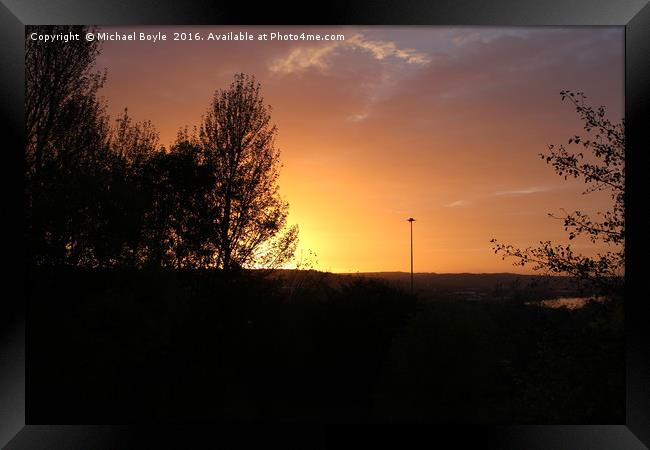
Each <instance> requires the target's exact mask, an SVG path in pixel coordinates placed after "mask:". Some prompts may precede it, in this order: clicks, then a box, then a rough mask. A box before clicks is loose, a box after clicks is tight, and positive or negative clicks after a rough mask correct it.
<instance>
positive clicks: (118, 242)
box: [25, 27, 298, 270]
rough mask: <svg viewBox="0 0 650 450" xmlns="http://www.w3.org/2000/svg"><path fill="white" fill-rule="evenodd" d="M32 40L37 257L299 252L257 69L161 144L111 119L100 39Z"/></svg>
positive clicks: (232, 262)
mask: <svg viewBox="0 0 650 450" xmlns="http://www.w3.org/2000/svg"><path fill="white" fill-rule="evenodd" d="M40 28H41V29H40V30H39V31H40V32H47V33H57V32H63V31H68V30H67V28H74V30H73V31H75V32H79V33H82V34H83V31H84V29H83V28H82V27H81V28H80V27H40ZM64 28H65V30H63V29H64ZM32 31H34V30H32V29H31V28H30V30H27V33H28V34H27V36H29V34H30V33H31V32H32ZM25 45H26V80H27V82H26V121H27V145H26V152H25V154H26V162H27V171H26V176H27V191H26V195H27V225H28V228H27V233H28V243H29V255H30V258H29V260H30V263H31V264H32V265H35V266H49V267H61V266H74V267H90V268H100V267H102V268H106V267H121V268H125V267H131V268H141V267H169V268H177V269H178V268H218V269H227V270H231V269H236V268H241V267H269V268H273V267H278V266H280V265H282V264H284V263H285V262H287V261H288V260H290V259H291V258H292V256H293V253H294V251H295V247H296V243H297V238H298V229H297V227H296V226H292V227H291V226H288V225H287V222H286V219H287V215H288V204H287V203H286V202H285V201H284V200H282V198H281V197H280V194H279V191H278V186H277V179H278V176H279V168H280V160H279V157H280V154H279V151H278V150H277V148H275V144H274V142H275V136H276V133H277V129H276V127H275V126H274V125H273V124H272V123H271V122H270V107H268V106H267V105H265V104H264V102H263V97H262V95H261V86H260V84H259V83H257V82H256V81H255V78H254V77H252V76H247V75H245V74H236V75H235V77H234V81H233V82H232V84H231V86H230V87H229V88H228V89H221V90H218V91H216V92H215V94H214V97H213V98H212V101H211V102H210V104H209V107H208V110H207V112H206V114H205V115H204V117H203V119H202V122H201V124H200V126H198V127H195V128H194V129H193V130H192V131H189V130H188V129H187V128H186V129H183V130H180V131H179V132H178V136H177V139H176V141H175V142H174V144H172V145H171V146H170V148H168V149H165V148H163V147H162V146H161V145H160V143H159V140H158V133H157V131H156V129H155V127H154V126H153V124H152V123H151V122H149V121H145V122H133V120H132V119H131V118H130V117H129V115H128V113H127V111H126V110H125V111H124V114H123V115H122V116H121V117H119V118H117V120H116V121H115V124H111V123H110V118H109V117H108V115H107V113H106V105H105V104H104V103H103V102H102V101H100V99H99V90H100V89H101V87H102V86H103V84H104V82H105V80H106V76H107V75H106V73H103V74H102V73H97V72H95V71H94V64H95V58H96V56H97V54H98V53H99V51H100V48H99V43H97V42H96V41H93V42H87V41H74V42H68V43H64V42H60V43H47V44H45V43H43V42H41V41H33V40H31V39H29V38H28V37H26V41H25Z"/></svg>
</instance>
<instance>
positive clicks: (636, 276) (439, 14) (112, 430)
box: [0, 0, 650, 450]
mask: <svg viewBox="0 0 650 450" xmlns="http://www.w3.org/2000/svg"><path fill="white" fill-rule="evenodd" d="M269 23H271V24H273V23H275V24H278V25H280V24H282V25H290V24H309V25H343V24H346V25H477V26H482V25H486V26H537V25H543V26H547V25H559V26H564V25H583V26H584V25H588V26H612V25H614V26H623V27H625V61H626V63H625V120H626V129H627V131H626V132H627V136H626V139H627V150H626V158H627V159H628V162H627V164H626V179H627V183H628V185H627V189H626V196H627V198H626V221H627V236H626V240H627V255H628V256H627V257H628V260H627V261H626V278H627V280H626V286H627V287H626V289H627V291H626V300H625V302H626V303H625V305H626V306H625V307H626V324H625V327H626V336H627V341H626V352H627V362H626V370H627V378H626V383H627V393H626V401H627V410H626V421H625V423H624V424H590V425H572V426H503V427H485V426H481V427H477V426H469V425H458V426H453V427H450V426H433V425H426V424H422V425H421V426H418V427H416V428H415V429H414V428H411V427H408V429H404V428H400V429H399V430H395V429H394V428H391V427H389V428H382V429H381V430H377V429H374V428H373V429H372V430H367V429H365V430H363V431H364V432H363V433H362V435H358V434H357V436H355V437H354V438H353V439H349V438H348V439H346V441H345V443H346V444H352V445H355V446H357V445H359V446H362V447H369V446H371V445H374V444H375V443H381V444H384V445H385V444H387V443H388V444H393V445H395V446H399V447H400V448H404V447H406V448H408V447H410V446H412V445H414V444H415V443H416V442H418V441H419V440H420V439H424V443H425V444H432V445H434V444H437V443H439V442H441V441H442V439H443V438H449V437H450V438H452V439H453V440H452V442H454V443H455V444H454V447H455V448H457V447H464V446H468V447H469V448H513V449H524V448H525V449H556V448H566V449H601V448H602V449H608V450H611V449H642V448H648V446H650V363H649V361H650V346H648V345H647V342H650V340H648V337H647V335H648V332H647V329H648V327H647V325H646V321H647V317H648V314H647V313H648V310H649V308H648V306H647V300H645V298H644V296H643V295H642V292H643V291H642V289H643V288H644V287H645V285H644V268H643V266H642V264H643V256H645V255H646V254H647V250H648V247H647V234H644V232H645V231H646V230H648V226H647V225H648V223H647V219H646V218H644V215H645V214H644V211H643V210H644V195H643V187H644V185H645V180H646V179H645V178H644V174H643V172H642V171H643V170H644V169H646V168H647V167H649V166H648V151H647V150H648V149H650V145H649V140H650V139H649V137H648V136H649V133H648V130H647V129H646V128H647V127H644V122H643V118H644V117H645V114H644V113H647V112H648V109H649V107H650V89H649V88H648V86H650V84H648V83H647V82H646V80H649V79H650V5H649V4H648V0H624V1H623V0H619V1H611V0H609V1H608V0H569V1H567V0H545V1H543V2H540V1H537V0H518V1H517V0H498V1H497V0H492V1H489V0H482V1H471V0H445V1H435V2H428V1H426V0H417V1H401V2H393V3H391V2H387V1H385V0H375V1H370V0H366V1H343V0H339V1H336V2H327V3H323V4H309V5H308V4H305V5H304V7H302V8H301V7H297V8H296V7H294V9H293V10H292V11H291V12H287V11H283V10H282V9H280V7H279V5H278V4H277V3H275V2H267V3H265V4H262V5H260V6H255V7H252V6H251V5H249V4H247V3H244V2H228V3H225V2H223V3H222V2H208V1H203V0H194V1H184V2H178V1H171V0H165V1H156V2H153V1H149V0H130V1H128V2H127V1H112V2H106V1H104V2H101V1H98V0H92V1H90V0H1V1H0V68H1V69H0V80H1V82H0V90H1V91H2V102H1V103H0V119H1V120H0V123H2V124H3V125H4V126H6V131H5V133H4V134H3V139H2V141H4V142H3V143H4V144H6V145H3V147H4V154H3V163H2V165H1V167H2V171H3V172H2V183H3V186H2V191H1V192H2V193H3V197H4V198H3V202H2V205H3V214H2V216H3V219H4V221H3V222H4V224H3V225H4V227H5V228H6V231H5V232H4V233H3V234H4V236H5V240H6V242H5V245H4V252H3V253H4V256H5V262H9V264H7V266H8V267H7V268H6V270H3V271H2V272H3V276H6V277H7V278H6V279H5V280H4V281H5V283H4V285H5V287H6V288H5V295H3V297H4V299H3V301H2V306H3V308H2V313H0V325H1V326H2V330H1V332H0V446H4V445H6V448H7V449H22V448H66V449H71V448H84V449H91V448H92V449H99V448H158V447H161V446H171V447H174V448H196V447H197V446H198V444H197V442H200V441H199V439H203V438H209V441H208V442H210V441H211V442H212V443H211V444H209V445H208V446H209V447H214V446H215V445H216V444H219V443H222V442H223V440H224V439H234V440H236V441H235V442H237V443H238V444H239V445H238V446H241V445H244V444H245V443H248V442H249V441H253V440H255V441H258V440H261V441H262V442H265V443H267V444H268V442H269V439H274V438H277V439H280V440H283V441H284V444H285V445H286V444H290V445H292V446H296V445H300V447H301V448H303V447H311V446H314V444H318V445H317V446H319V447H326V446H329V445H331V446H333V447H339V446H340V445H339V443H340V442H341V441H339V432H340V431H343V430H344V431H349V428H342V427H325V428H323V427H317V428H314V429H307V430H305V429H301V430H296V429H295V428H293V426H292V425H291V424H288V425H287V427H284V426H278V425H277V424H276V425H275V426H273V427H269V426H266V425H265V424H254V425H253V424H247V425H245V426H242V425H241V424H239V425H238V424H217V425H215V424H212V425H209V426H208V425H206V426H200V425H196V426H188V425H184V426H170V425H161V426H158V425H152V424H150V425H144V424H143V425H142V426H119V425H102V424H98V425H97V426H73V425H44V424H38V425H37V424H26V423H25V417H26V416H25V413H26V409H25V408H26V406H25V389H26V388H27V389H28V388H29V387H28V386H26V385H25V367H24V365H25V307H24V306H25V305H24V302H23V295H22V293H23V292H24V290H25V281H24V280H25V270H24V264H23V262H24V259H23V256H22V251H21V245H20V244H21V241H20V239H18V238H13V237H14V236H22V234H23V221H22V218H23V217H24V214H23V209H22V208H23V206H22V205H23V203H22V195H23V189H22V188H23V174H24V170H22V169H23V158H22V149H23V148H24V144H23V139H24V26H25V25H36V24H96V25H167V24H169V25H171V24H185V25H194V24H197V25H198V24H211V25H219V24H240V25H243V24H247V25H259V24H269ZM644 150H645V151H644ZM9 236H11V238H8V237H9ZM9 293H12V294H9ZM53 388H55V387H53ZM258 425H259V427H258ZM299 431H300V432H299ZM304 431H307V432H308V434H305V433H304ZM355 431H356V430H355ZM355 434H356V433H355Z"/></svg>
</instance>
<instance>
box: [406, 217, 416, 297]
mask: <svg viewBox="0 0 650 450" xmlns="http://www.w3.org/2000/svg"><path fill="white" fill-rule="evenodd" d="M407 221H408V222H410V223H411V294H412V293H413V222H415V219H414V218H413V217H409V218H408V219H407Z"/></svg>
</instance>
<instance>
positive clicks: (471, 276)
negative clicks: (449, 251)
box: [276, 270, 584, 300]
mask: <svg viewBox="0 0 650 450" xmlns="http://www.w3.org/2000/svg"><path fill="white" fill-rule="evenodd" d="M276 274H277V276H279V277H281V278H285V279H288V280H306V279H310V278H311V279H314V278H318V279H320V280H321V281H324V282H326V283H327V284H330V285H338V284H339V283H341V282H344V281H345V280H349V279H350V278H355V277H361V278H374V279H378V280H384V281H386V282H388V283H389V284H391V285H393V286H396V287H399V288H402V289H410V284H411V274H410V273H408V272H356V273H330V272H318V271H313V270H310V271H296V270H281V271H278V272H276ZM413 281H414V290H415V292H416V293H417V294H418V295H419V296H420V297H421V298H433V297H436V298H457V299H475V300H476V299H487V298H491V299H501V300H503V299H511V298H515V297H519V298H521V299H544V298H553V297H556V296H573V295H581V294H582V293H584V292H583V291H582V290H581V289H580V286H579V285H578V284H577V283H576V281H575V280H573V279H571V278H568V277H560V276H547V275H520V274H514V273H415V274H413ZM441 296H442V297H441Z"/></svg>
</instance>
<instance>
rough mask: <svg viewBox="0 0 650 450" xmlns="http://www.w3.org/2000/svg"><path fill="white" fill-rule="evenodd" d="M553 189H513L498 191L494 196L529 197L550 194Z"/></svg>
mask: <svg viewBox="0 0 650 450" xmlns="http://www.w3.org/2000/svg"><path fill="white" fill-rule="evenodd" d="M552 189H553V188H550V187H537V186H533V187H529V188H525V189H512V190H508V191H497V192H494V193H493V194H492V195H494V196H502V195H528V194H537V193H539V192H548V191H550V190H552Z"/></svg>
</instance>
